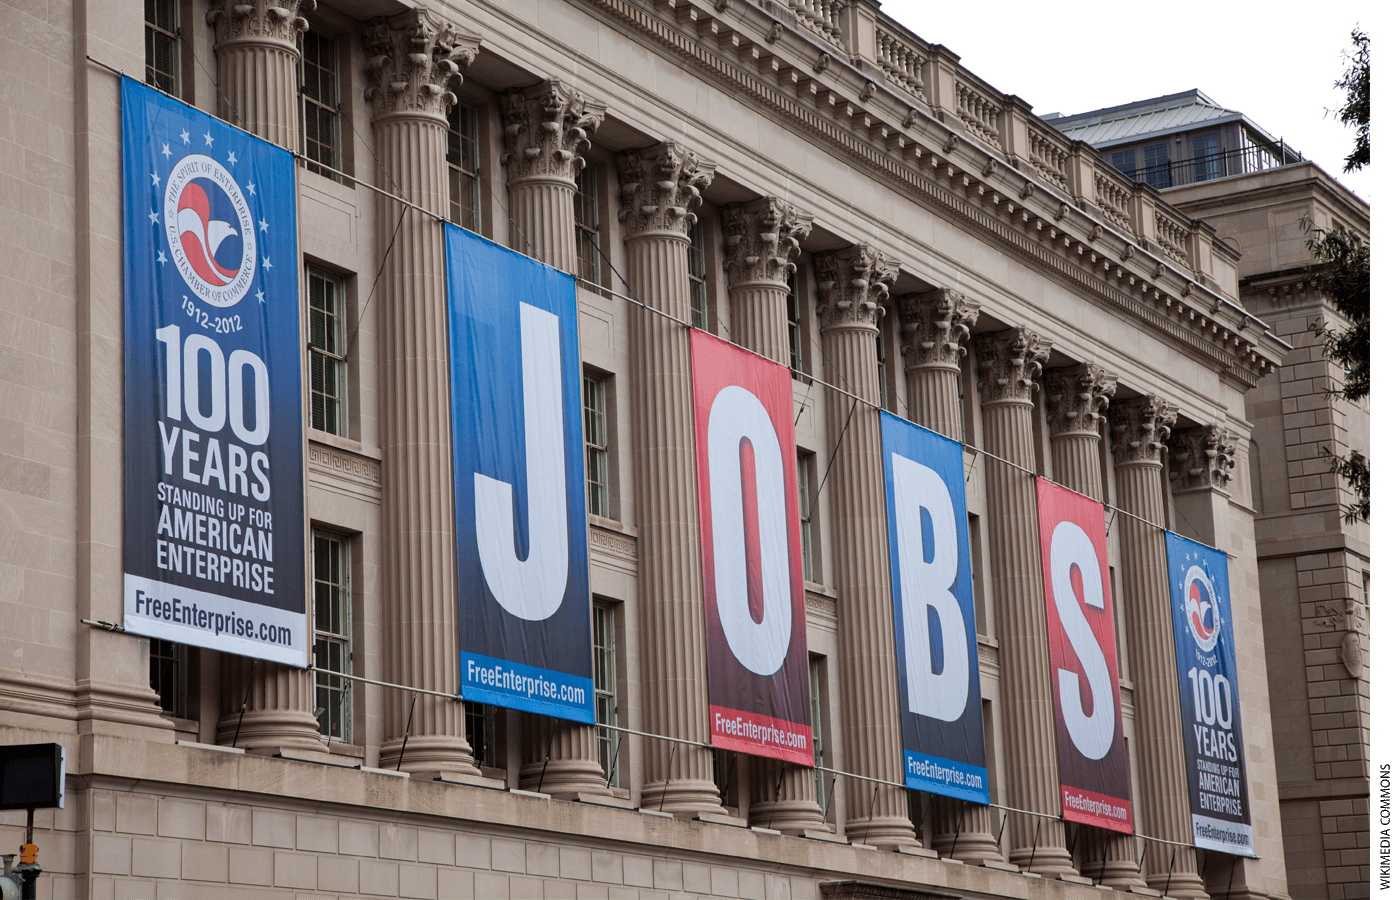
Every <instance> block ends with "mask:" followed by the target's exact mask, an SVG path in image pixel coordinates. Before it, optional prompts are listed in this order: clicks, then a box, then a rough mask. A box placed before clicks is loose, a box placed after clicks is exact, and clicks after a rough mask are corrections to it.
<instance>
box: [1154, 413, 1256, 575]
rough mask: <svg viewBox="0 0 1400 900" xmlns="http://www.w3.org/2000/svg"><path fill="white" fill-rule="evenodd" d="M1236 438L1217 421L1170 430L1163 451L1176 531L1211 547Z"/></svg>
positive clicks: (1227, 493)
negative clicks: (1173, 507) (1168, 445)
mask: <svg viewBox="0 0 1400 900" xmlns="http://www.w3.org/2000/svg"><path fill="white" fill-rule="evenodd" d="M1238 441H1239V439H1238V438H1236V437H1235V435H1233V434H1231V433H1230V432H1228V431H1226V430H1225V429H1224V428H1221V427H1220V426H1218V425H1203V426H1201V427H1200V428H1192V429H1191V430H1190V431H1177V432H1173V433H1172V438H1171V446H1170V447H1169V448H1168V450H1167V454H1168V455H1169V456H1170V457H1171V465H1170V471H1169V477H1170V480H1171V485H1172V498H1173V501H1174V502H1175V503H1176V508H1177V513H1178V516H1177V519H1178V521H1177V531H1178V532H1179V533H1181V534H1183V535H1185V536H1186V537H1189V538H1192V539H1193V540H1197V541H1200V542H1201V543H1203V544H1209V545H1210V546H1212V547H1214V546H1217V545H1218V544H1219V541H1218V540H1217V536H1216V533H1215V526H1216V523H1217V522H1223V521H1225V518H1224V516H1225V510H1226V509H1227V508H1228V505H1229V502H1230V482H1231V481H1233V480H1234V478H1235V474H1234V472H1232V471H1231V470H1232V469H1234V468H1235V449H1236V445H1237V444H1238Z"/></svg>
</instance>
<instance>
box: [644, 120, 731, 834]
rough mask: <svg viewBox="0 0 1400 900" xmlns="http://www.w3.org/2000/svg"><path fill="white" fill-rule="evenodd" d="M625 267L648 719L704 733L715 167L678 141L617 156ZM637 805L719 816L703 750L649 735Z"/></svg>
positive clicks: (705, 736)
mask: <svg viewBox="0 0 1400 900" xmlns="http://www.w3.org/2000/svg"><path fill="white" fill-rule="evenodd" d="M617 167H618V174H619V175H620V178H621V182H622V205H621V209H620V210H619V212H618V217H619V219H621V221H622V223H623V226H624V228H625V229H626V238H625V241H626V246H627V273H628V276H629V277H630V279H631V283H632V288H633V289H634V290H635V291H636V292H637V295H638V296H639V297H641V299H642V300H643V301H645V302H646V303H647V305H648V306H649V307H650V308H649V309H644V308H642V307H640V306H637V305H635V304H628V310H629V320H628V328H629V330H630V338H629V341H630V343H629V352H630V356H631V376H632V378H631V381H632V410H633V421H634V422H635V423H636V424H635V425H634V427H633V429H632V435H633V438H632V440H633V448H634V453H635V462H634V465H635V467H636V496H637V530H638V538H637V556H638V559H637V596H638V599H639V601H640V602H639V606H640V607H641V638H642V646H643V648H644V652H643V653H642V655H641V658H642V667H643V669H642V712H643V715H644V724H643V727H644V728H645V730H647V731H649V732H651V733H653V734H663V735H666V736H668V737H677V738H682V739H684V740H688V741H698V742H702V743H704V742H708V741H709V738H710V728H709V723H708V709H709V704H708V697H709V691H708V689H707V685H706V681H705V637H704V635H705V592H704V585H703V582H702V580H701V577H702V576H701V568H700V512H699V493H698V488H697V485H696V480H695V413H694V406H693V398H692V396H691V386H690V343H689V331H688V329H687V328H686V327H685V326H684V325H682V324H680V323H679V322H675V321H673V320H672V319H668V318H665V317H664V316H660V315H657V312H662V313H666V314H667V315H670V316H674V317H675V318H677V319H680V320H682V321H683V322H689V321H690V283H689V280H688V277H687V271H688V270H687V266H686V252H687V250H688V249H689V247H690V238H689V236H688V235H689V229H690V225H691V223H692V222H694V221H695V213H694V212H693V210H694V209H696V208H698V207H699V205H700V202H701V201H700V192H701V191H702V190H704V189H705V188H706V187H707V186H708V185H709V183H710V181H711V180H712V179H713V178H714V165H713V164H711V163H705V162H701V161H700V160H699V159H698V158H697V157H696V156H695V154H694V153H691V152H690V151H689V150H686V149H685V148H684V147H682V146H680V145H679V144H676V143H673V142H669V141H668V142H664V143H661V144H656V145H654V146H652V147H649V148H647V149H645V150H631V151H628V152H626V153H622V154H619V155H618V157H617ZM642 746H643V747H644V754H643V773H644V774H643V783H642V804H643V805H644V806H646V807H648V808H651V809H660V808H662V806H663V803H664V807H665V811H666V812H682V813H683V812H691V811H701V812H709V813H714V814H720V815H722V814H723V813H724V809H723V807H721V806H720V803H719V791H718V790H717V789H716V787H715V779H714V762H713V756H712V754H711V752H710V750H708V749H707V748H704V747H696V746H693V745H690V744H671V743H668V742H666V741H659V740H655V739H650V738H648V739H644V740H643V744H642Z"/></svg>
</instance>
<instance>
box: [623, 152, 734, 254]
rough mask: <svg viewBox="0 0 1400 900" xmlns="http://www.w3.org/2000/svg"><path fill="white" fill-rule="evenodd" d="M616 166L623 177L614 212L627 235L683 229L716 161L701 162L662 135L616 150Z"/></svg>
mask: <svg viewBox="0 0 1400 900" xmlns="http://www.w3.org/2000/svg"><path fill="white" fill-rule="evenodd" d="M617 171H618V175H619V176H621V180H622V209H620V210H618V213H617V217H618V220H619V221H621V222H622V224H623V226H624V227H625V228H626V229H627V237H629V238H631V237H638V236H640V235H643V234H649V233H651V234H655V233H658V232H659V233H665V234H679V235H684V234H685V233H686V232H687V231H689V230H690V224H691V223H692V222H694V221H695V210H697V209H699V208H700V204H701V202H702V201H701V199H700V192H701V191H703V190H704V189H705V188H707V187H709V186H710V182H711V181H713V180H714V177H715V164H714V163H708V162H702V161H701V160H700V158H699V157H698V156H696V155H695V154H694V153H692V152H691V151H689V150H687V149H686V148H684V147H682V146H681V145H680V144H677V143H676V142H675V141H662V142H661V143H659V144H654V145H652V146H650V147H647V148H646V149H644V150H628V151H627V152H625V153H619V154H618V156H617Z"/></svg>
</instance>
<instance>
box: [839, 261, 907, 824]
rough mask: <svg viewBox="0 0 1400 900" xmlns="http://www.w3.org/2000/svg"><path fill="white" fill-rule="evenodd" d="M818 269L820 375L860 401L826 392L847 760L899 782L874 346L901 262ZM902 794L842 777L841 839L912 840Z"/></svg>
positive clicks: (856, 769)
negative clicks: (822, 360)
mask: <svg viewBox="0 0 1400 900" xmlns="http://www.w3.org/2000/svg"><path fill="white" fill-rule="evenodd" d="M816 266H817V288H818V291H819V293H820V302H819V304H818V306H817V313H818V315H820V316H821V320H822V349H823V352H824V353H825V354H826V360H827V365H828V367H829V369H830V371H829V374H828V375H827V377H828V378H829V379H831V381H832V382H833V383H834V384H837V385H840V386H841V387H843V388H845V389H846V390H848V391H850V392H851V393H853V394H855V395H856V396H857V397H860V398H862V399H863V400H865V401H866V402H864V403H861V402H858V401H854V400H852V399H851V398H849V397H847V396H845V395H844V394H837V393H834V392H833V393H831V394H829V395H828V396H830V397H831V405H830V407H829V411H828V415H827V418H826V421H827V437H828V441H829V446H830V449H831V454H832V457H831V474H830V476H829V478H828V481H827V484H828V485H829V487H828V490H830V491H831V513H832V515H831V518H832V522H831V527H832V540H831V546H832V548H833V550H834V555H835V557H836V558H835V566H834V569H835V579H834V580H835V587H836V595H837V601H836V616H837V627H836V652H837V659H838V661H839V667H840V689H841V709H842V717H843V718H844V720H845V721H844V722H843V723H842V726H843V727H842V730H843V733H844V736H845V745H846V765H847V768H849V769H850V771H851V772H853V773H855V774H857V775H866V776H869V777H873V778H879V779H882V780H884V781H893V782H896V783H903V781H904V765H903V750H902V745H903V744H902V741H901V734H900V724H899V673H898V668H897V666H896V662H895V655H894V603H893V600H892V599H891V596H890V557H889V545H888V543H887V541H886V533H885V532H886V525H885V503H884V496H885V464H884V457H883V455H882V450H881V444H880V416H879V410H878V406H879V400H880V385H879V380H878V378H879V376H878V372H877V369H876V345H875V342H876V341H877V340H878V339H879V334H880V332H879V323H880V317H881V316H882V315H884V314H885V307H884V303H885V301H886V299H887V298H888V296H889V286H890V284H891V283H892V282H893V281H894V279H895V278H896V277H897V275H898V274H899V263H898V262H895V261H894V260H890V259H886V258H885V256H884V254H882V253H880V252H879V251H877V250H875V249H874V248H873V247H870V246H869V245H867V244H860V245H857V246H855V247H852V248H850V249H848V250H843V251H839V252H836V253H825V254H822V255H821V256H818V257H816ZM853 404H854V406H853ZM843 432H844V433H843ZM906 796H907V795H906V793H905V790H904V789H903V788H897V787H890V786H889V785H886V784H871V783H869V782H864V781H856V780H851V781H848V782H847V783H846V836H847V837H849V838H850V839H851V840H853V841H859V842H861V843H867V844H874V845H875V846H877V847H892V846H897V845H901V844H904V845H913V844H915V843H916V841H915V837H914V826H913V825H912V824H911V823H910V821H909V806H908V801H907V799H906Z"/></svg>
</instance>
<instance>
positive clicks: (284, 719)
mask: <svg viewBox="0 0 1400 900" xmlns="http://www.w3.org/2000/svg"><path fill="white" fill-rule="evenodd" d="M216 735H217V736H216V737H215V738H214V741H215V743H219V744H223V745H224V746H226V747H242V748H243V749H244V750H248V751H255V750H280V749H281V748H283V747H288V748H292V749H295V750H315V751H324V750H325V749H326V743H325V741H323V740H321V725H320V723H319V722H317V721H316V717H315V716H313V715H311V714H310V713H309V712H305V711H303V710H294V709H292V710H288V709H282V710H253V711H250V712H247V713H245V714H244V715H243V722H242V725H241V726H240V725H239V716H238V713H236V712H234V713H225V714H224V715H222V716H220V717H219V726H218V731H217V732H216ZM235 736H236V737H237V742H236V743H235V741H234V738H235Z"/></svg>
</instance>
